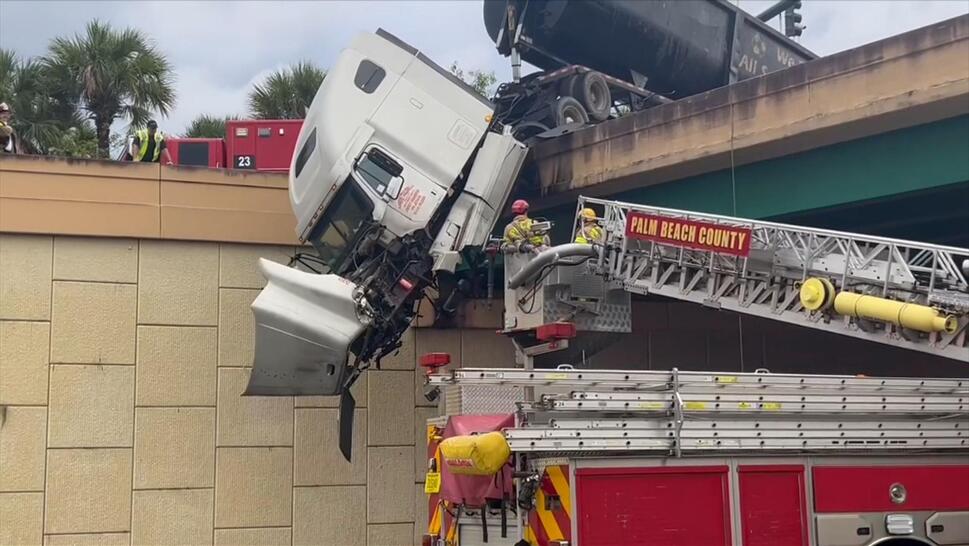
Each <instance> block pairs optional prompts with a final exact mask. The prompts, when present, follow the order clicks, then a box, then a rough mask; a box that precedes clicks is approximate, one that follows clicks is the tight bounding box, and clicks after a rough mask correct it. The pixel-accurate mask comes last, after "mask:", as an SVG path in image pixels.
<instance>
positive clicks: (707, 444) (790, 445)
mask: <svg viewBox="0 0 969 546" xmlns="http://www.w3.org/2000/svg"><path fill="white" fill-rule="evenodd" d="M674 443H675V442H673V441H670V440H660V439H635V440H632V439H615V440H612V439H603V440H582V439H575V438H572V439H567V438H566V439H535V440H529V439H514V438H510V439H509V440H508V445H509V447H511V450H512V451H513V452H518V453H527V452H547V453H550V452H583V451H585V452H598V451H660V452H663V453H669V452H670V451H672V450H673V449H674V447H675V446H674ZM967 445H969V444H967V442H966V440H964V439H962V440H959V439H924V440H923V439H919V440H912V441H909V440H892V439H889V440H845V439H834V440H823V439H809V440H797V439H768V438H765V439H752V440H747V439H728V440H699V439H697V440H687V441H684V442H683V443H682V444H681V446H680V449H681V450H682V451H684V452H687V453H688V452H691V451H697V452H710V451H731V450H753V451H758V450H762V451H773V450H795V451H827V450H833V451H846V450H899V449H905V450H911V449H955V450H965V449H966V448H967Z"/></svg>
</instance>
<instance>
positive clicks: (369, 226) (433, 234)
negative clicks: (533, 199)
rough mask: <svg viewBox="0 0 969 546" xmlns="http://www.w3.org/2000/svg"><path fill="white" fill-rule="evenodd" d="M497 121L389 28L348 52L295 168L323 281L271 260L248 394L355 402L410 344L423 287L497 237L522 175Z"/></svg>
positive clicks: (300, 228) (332, 75) (303, 236)
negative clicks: (366, 382) (406, 337)
mask: <svg viewBox="0 0 969 546" xmlns="http://www.w3.org/2000/svg"><path fill="white" fill-rule="evenodd" d="M492 113H493V106H492V104H491V103H490V102H489V101H488V100H487V99H485V98H484V97H482V96H480V95H479V94H478V93H476V92H475V91H474V90H473V89H472V88H470V87H469V86H468V85H466V84H465V83H464V82H462V81H461V80H459V79H457V78H456V77H454V76H453V75H451V74H450V73H448V72H447V71H446V70H444V69H442V68H441V67H440V66H438V65H436V64H435V63H434V62H433V61H431V60H430V59H428V58H427V57H426V56H424V55H423V54H422V53H420V52H419V51H418V50H417V49H415V48H413V47H411V46H409V45H408V44H406V43H404V42H403V41H401V40H400V39H398V38H396V37H394V36H392V35H391V34H389V33H387V32H385V31H383V30H378V31H377V32H376V33H364V34H360V35H359V36H357V37H356V38H355V39H354V40H353V42H352V43H351V44H350V46H349V47H347V48H346V49H344V50H343V51H342V52H341V53H340V55H339V57H338V58H337V60H336V62H335V63H334V65H333V66H332V67H331V69H330V70H329V72H328V74H327V77H326V79H325V80H324V82H323V85H322V86H321V87H320V89H319V91H318V92H317V94H316V97H315V98H314V99H313V104H312V106H311V107H310V110H309V112H308V114H307V118H306V121H305V123H304V124H303V128H302V131H301V132H300V135H299V140H298V142H297V145H296V150H297V152H296V153H295V154H294V157H293V162H292V165H291V168H290V181H289V196H290V201H291V204H292V208H293V212H294V213H295V216H296V233H297V235H298V237H299V239H300V241H302V242H304V243H307V244H309V245H312V247H313V249H314V250H315V253H316V255H317V257H318V259H314V262H316V264H317V265H318V269H319V271H318V272H313V273H310V272H305V271H301V270H298V269H294V268H290V267H287V266H283V265H280V264H276V263H273V262H269V261H267V260H262V261H260V268H261V270H262V273H263V274H264V275H265V277H266V279H267V281H268V282H267V285H266V288H265V289H264V290H263V291H262V293H261V294H260V295H259V296H258V297H257V298H256V300H255V302H254V303H253V304H252V309H253V313H254V315H255V322H256V327H255V328H256V339H255V359H254V363H253V371H252V375H251V378H250V381H249V385H248V387H247V389H246V394H251V395H270V396H272V395H281V396H284V395H337V394H343V395H344V397H345V399H346V398H349V395H348V394H347V389H348V388H349V386H350V385H351V384H352V383H353V381H354V380H355V379H356V377H357V376H358V375H359V373H360V372H361V371H362V370H364V369H366V368H367V367H368V366H369V365H370V364H371V363H379V361H380V358H381V357H383V356H384V355H387V354H389V353H392V352H393V351H395V350H396V349H397V347H399V346H400V341H399V339H400V336H401V334H402V333H403V332H404V331H405V330H406V329H407V327H408V326H409V325H410V323H411V321H412V320H413V318H414V316H415V313H416V308H417V304H418V303H419V301H420V299H421V298H422V297H423V295H424V291H425V289H426V288H427V287H428V286H431V285H433V284H434V282H435V276H436V274H437V273H439V272H441V271H452V272H453V271H454V269H455V267H456V266H457V265H458V264H459V262H460V252H461V250H462V249H464V248H466V247H471V246H481V245H483V244H484V243H485V242H486V241H487V239H488V236H489V234H490V233H491V231H492V229H493V227H494V224H495V221H496V220H497V218H498V216H499V215H500V213H501V207H502V205H503V203H504V202H505V201H506V199H507V197H508V194H509V192H510V191H511V187H512V185H513V183H514V181H515V179H516V178H517V175H518V170H519V168H520V167H521V164H522V161H523V160H524V157H525V153H526V151H527V149H526V148H525V146H524V145H522V144H521V143H520V142H518V141H517V140H515V138H514V137H512V136H511V134H510V131H508V130H505V129H504V128H502V127H500V126H498V125H497V124H492V121H491V119H492ZM350 400H351V402H352V398H351V399H350ZM351 407H352V403H351Z"/></svg>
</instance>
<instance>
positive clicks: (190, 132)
mask: <svg viewBox="0 0 969 546" xmlns="http://www.w3.org/2000/svg"><path fill="white" fill-rule="evenodd" d="M230 119H239V116H225V117H223V118H219V117H216V116H210V115H208V114H200V115H198V116H196V118H195V119H193V120H192V122H191V123H189V125H188V128H187V129H185V134H184V135H183V136H184V137H185V138H223V137H224V136H225V122H227V121H229V120H230Z"/></svg>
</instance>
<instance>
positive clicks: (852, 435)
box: [509, 423, 969, 441]
mask: <svg viewBox="0 0 969 546" xmlns="http://www.w3.org/2000/svg"><path fill="white" fill-rule="evenodd" d="M670 425H672V423H670ZM510 430H511V429H509V431H510ZM674 435H675V432H674V428H673V427H672V426H670V427H669V428H667V427H665V426H662V427H657V428H656V429H654V430H646V429H638V430H619V429H614V430H589V429H563V428H519V429H514V433H513V434H512V435H511V437H514V438H515V439H545V438H550V439H552V438H582V439H585V440H590V439H596V440H598V439H612V438H631V439H637V438H638V439H644V438H667V439H671V438H673V437H674ZM680 438H681V439H682V440H683V441H686V440H688V439H708V440H717V439H720V440H727V439H737V438H758V439H766V438H769V439H772V440H774V439H779V438H787V439H791V438H813V439H831V440H845V439H872V438H874V439H879V438H880V439H885V440H889V439H904V440H916V439H923V438H946V439H958V438H969V433H963V432H962V431H959V432H953V431H951V430H926V431H918V432H911V431H907V430H880V429H878V428H875V427H874V426H872V427H871V428H869V429H867V430H851V431H838V430H837V429H835V428H819V429H802V430H754V429H728V428H717V429H716V430H710V429H707V430H700V429H690V428H683V430H681V431H680Z"/></svg>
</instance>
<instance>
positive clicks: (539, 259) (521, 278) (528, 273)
mask: <svg viewBox="0 0 969 546" xmlns="http://www.w3.org/2000/svg"><path fill="white" fill-rule="evenodd" d="M597 252H598V251H597V250H596V245H583V244H579V243H569V244H565V245H558V246H553V247H552V248H550V249H548V250H543V251H542V252H539V253H538V255H537V256H535V257H534V258H532V260H531V261H530V262H528V263H527V264H525V267H522V268H521V270H520V271H519V272H518V273H515V274H514V275H512V277H511V278H510V279H508V288H511V289H516V288H518V287H520V286H522V285H524V284H525V283H527V282H528V281H530V280H532V279H534V278H535V276H536V275H538V274H539V273H541V271H542V269H543V268H544V267H545V266H547V265H550V264H552V263H555V262H557V261H559V260H561V259H562V258H570V257H572V256H594V255H596V253H597Z"/></svg>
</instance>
